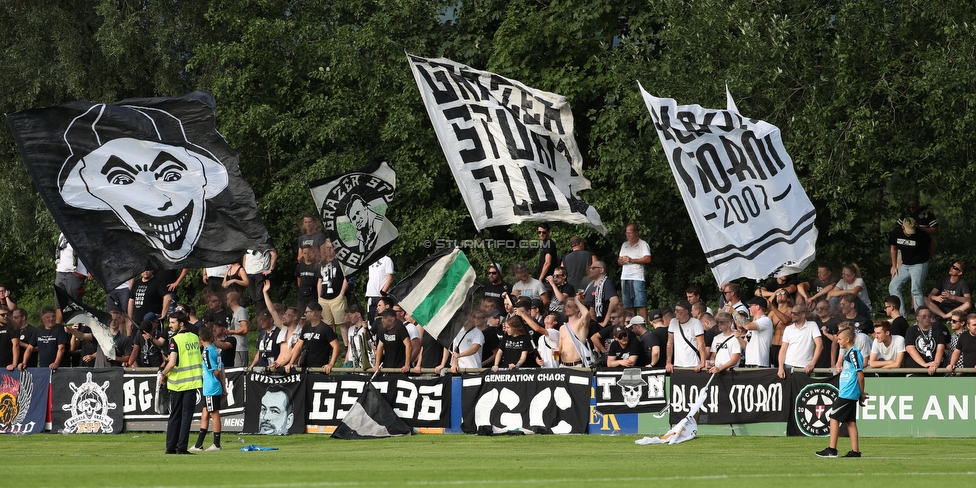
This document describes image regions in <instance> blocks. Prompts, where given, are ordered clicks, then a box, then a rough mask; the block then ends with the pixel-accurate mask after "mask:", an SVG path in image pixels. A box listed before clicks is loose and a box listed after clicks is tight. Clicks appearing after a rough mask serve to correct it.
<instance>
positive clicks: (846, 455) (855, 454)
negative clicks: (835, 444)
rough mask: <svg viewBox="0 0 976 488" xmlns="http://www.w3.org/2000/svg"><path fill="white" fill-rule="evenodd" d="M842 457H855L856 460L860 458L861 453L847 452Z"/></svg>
mask: <svg viewBox="0 0 976 488" xmlns="http://www.w3.org/2000/svg"><path fill="white" fill-rule="evenodd" d="M844 457H856V458H859V457H861V451H847V454H844Z"/></svg>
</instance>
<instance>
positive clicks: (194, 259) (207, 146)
mask: <svg viewBox="0 0 976 488" xmlns="http://www.w3.org/2000/svg"><path fill="white" fill-rule="evenodd" d="M215 105H216V104H215V102H214V99H213V97H212V96H211V95H210V94H209V93H206V92H202V91H197V92H193V93H190V94H188V95H184V96H182V97H175V98H142V99H129V100H123V101H121V102H119V103H117V104H114V105H107V104H94V103H91V102H81V101H79V102H71V103H67V104H65V105H60V106H57V107H49V108H43V109H32V110H26V111H23V112H17V113H15V114H11V115H8V116H7V120H8V122H9V123H10V127H11V129H12V130H13V135H14V138H15V139H16V140H17V146H18V147H19V149H20V154H21V155H22V156H23V158H24V162H25V163H26V164H27V169H28V171H29V172H30V174H31V177H32V178H33V179H34V184H36V185H37V188H38V190H40V194H41V198H42V199H43V200H44V203H45V204H46V205H47V208H48V210H50V211H51V215H52V216H53V217H54V220H55V222H57V224H58V227H60V228H61V230H62V231H63V232H64V235H65V237H66V238H67V239H68V242H69V243H70V244H71V246H72V247H73V248H74V249H75V252H77V253H78V254H79V256H80V257H81V258H82V260H83V261H84V262H85V264H86V265H88V267H89V271H91V273H92V275H93V276H94V277H95V279H96V280H98V282H99V283H100V284H101V285H102V287H104V288H105V289H106V290H110V289H112V288H115V287H116V286H118V285H119V284H121V283H123V282H124V281H126V280H128V279H129V278H131V277H133V276H135V275H137V274H139V273H141V272H142V271H144V270H146V269H181V268H204V267H209V266H218V265H222V264H226V263H230V262H234V261H236V260H238V259H240V257H241V256H242V255H243V254H244V252H245V251H247V250H248V249H263V248H264V247H267V245H266V244H264V242H265V240H266V239H265V237H266V235H267V233H268V232H267V229H265V227H264V223H263V222H262V221H261V218H260V217H259V216H258V213H257V206H256V205H255V202H254V192H253V191H252V190H251V187H250V186H249V185H248V184H247V182H245V181H244V178H243V177H242V176H241V173H240V169H239V168H238V156H237V153H236V152H235V151H234V150H233V149H231V147H230V146H229V145H228V144H227V141H225V140H224V138H223V136H221V135H220V133H219V132H217V129H216V126H215V115H214V113H215Z"/></svg>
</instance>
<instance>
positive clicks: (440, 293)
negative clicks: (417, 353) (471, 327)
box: [388, 249, 476, 348]
mask: <svg viewBox="0 0 976 488" xmlns="http://www.w3.org/2000/svg"><path fill="white" fill-rule="evenodd" d="M474 280H475V272H474V269H473V268H472V267H471V263H469V262H468V258H467V256H465V255H464V253H463V252H461V250H460V249H442V250H440V251H438V252H436V253H434V254H433V255H432V256H430V257H429V258H427V259H426V260H425V261H424V262H422V263H420V265H419V266H417V268H416V269H414V270H413V271H411V272H410V275H408V276H407V277H406V278H404V279H403V280H401V281H400V282H399V283H397V285H396V286H395V287H393V289H391V290H390V292H389V293H388V295H389V296H391V297H392V298H393V299H394V300H396V301H397V302H399V304H400V306H401V307H403V309H404V310H406V311H407V312H408V313H409V314H410V315H411V316H413V318H414V320H416V321H417V323H418V324H420V325H421V326H423V328H424V331H425V332H426V333H428V334H431V335H432V336H433V337H435V338H436V339H437V342H439V343H441V344H442V345H443V346H444V347H446V348H450V347H451V341H452V340H453V339H454V336H455V335H456V334H457V331H458V330H459V329H460V328H461V327H463V326H464V321H465V320H466V314H467V312H468V311H469V310H470V305H471V296H472V293H473V292H474V290H475V288H476V285H475V281H474Z"/></svg>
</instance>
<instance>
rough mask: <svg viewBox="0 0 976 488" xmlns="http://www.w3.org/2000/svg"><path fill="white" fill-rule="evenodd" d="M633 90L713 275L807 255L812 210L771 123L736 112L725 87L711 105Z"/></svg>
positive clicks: (750, 274) (791, 267)
mask: <svg viewBox="0 0 976 488" xmlns="http://www.w3.org/2000/svg"><path fill="white" fill-rule="evenodd" d="M638 86H640V85H639V84H638ZM640 91H641V94H642V95H643V96H644V102H645V103H646V105H647V109H648V110H649V111H650V112H651V119H653V121H654V127H655V128H656V129H657V133H658V136H659V137H660V139H661V145H662V146H663V147H664V153H665V155H666V156H667V158H668V162H669V163H670V164H671V171H672V172H673V173H674V179H675V181H676V182H677V184H678V189H679V190H680V191H681V197H682V199H684V202H685V206H686V207H687V209H688V214H689V215H690V216H691V222H692V224H694V227H695V232H696V233H697V234H698V240H699V241H700V242H701V245H702V249H703V250H704V251H705V259H706V261H707V262H708V265H709V267H711V269H712V274H713V275H714V276H715V281H716V282H718V283H720V284H721V283H727V282H729V281H732V280H734V279H736V278H742V277H745V278H753V279H763V278H766V277H768V276H770V275H772V274H776V275H777V276H783V275H786V274H792V273H798V272H800V271H802V270H803V269H804V268H805V267H806V266H807V265H809V264H810V263H811V262H813V259H814V258H815V257H816V248H817V228H816V227H814V220H816V217H817V211H816V209H815V208H814V207H813V204H812V203H810V199H809V198H807V194H806V193H805V192H804V191H803V187H802V186H800V181H799V180H798V179H797V176H796V172H795V171H794V170H793V160H792V159H791V158H790V155H789V154H787V152H786V148H785V147H784V146H783V140H782V138H781V136H780V130H779V128H777V127H776V126H774V125H772V124H770V123H768V122H764V121H762V120H756V119H749V118H746V117H743V116H742V115H739V111H738V110H737V109H736V107H735V102H734V101H733V100H732V95H731V94H728V92H727V93H726V100H727V106H728V107H727V108H726V109H725V110H713V109H706V108H702V107H701V106H699V105H681V106H678V104H677V102H675V101H674V100H672V99H670V98H657V97H654V96H651V95H650V94H648V93H647V92H646V91H644V87H642V86H640Z"/></svg>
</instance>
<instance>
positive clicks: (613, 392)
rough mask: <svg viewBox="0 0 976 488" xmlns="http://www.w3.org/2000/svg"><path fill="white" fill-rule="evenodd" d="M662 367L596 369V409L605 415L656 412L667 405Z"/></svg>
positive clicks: (664, 376) (664, 375) (664, 374)
mask: <svg viewBox="0 0 976 488" xmlns="http://www.w3.org/2000/svg"><path fill="white" fill-rule="evenodd" d="M665 379H666V373H665V371H664V370H663V369H641V368H627V369H616V370H601V371H597V372H596V389H595V390H594V393H593V394H594V396H595V397H596V410H597V411H598V412H600V413H602V414H611V413H643V412H657V411H660V410H661V408H662V407H664V406H665V405H667V404H668V392H667V389H666V388H665Z"/></svg>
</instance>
